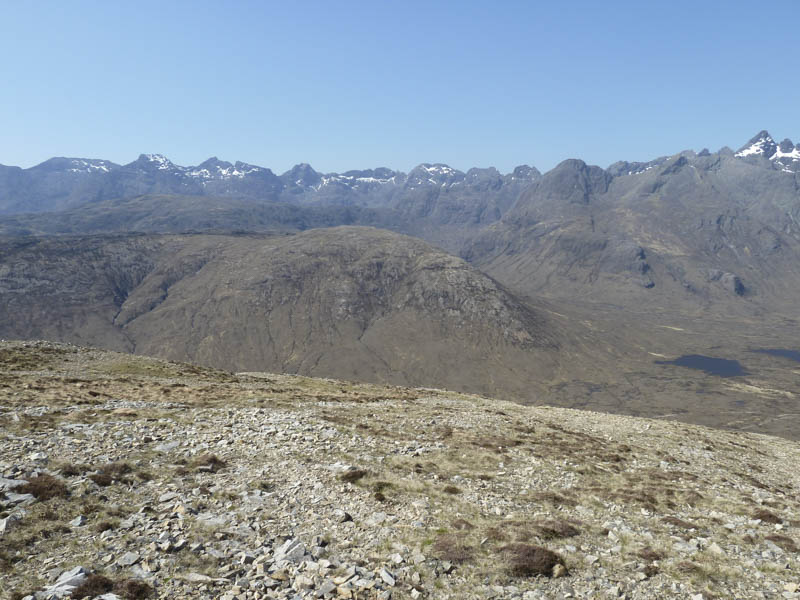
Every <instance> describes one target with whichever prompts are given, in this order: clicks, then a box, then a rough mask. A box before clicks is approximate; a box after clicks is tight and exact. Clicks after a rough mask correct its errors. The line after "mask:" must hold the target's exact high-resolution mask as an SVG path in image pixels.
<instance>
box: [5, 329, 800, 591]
mask: <svg viewBox="0 0 800 600" xmlns="http://www.w3.org/2000/svg"><path fill="white" fill-rule="evenodd" d="M0 417H1V418H0V432H2V433H1V434H0V573H2V576H0V594H2V596H3V597H4V598H15V599H16V598H29V599H32V598H34V597H35V598H37V599H41V598H51V597H56V596H59V597H63V596H64V595H70V594H71V597H73V598H75V597H99V596H100V594H109V595H105V596H103V598H106V599H112V598H147V597H150V598H177V597H181V598H188V597H206V598H224V599H225V600H233V599H237V600H239V599H253V600H258V599H265V598H364V599H369V598H382V599H386V598H395V599H402V598H413V599H418V598H454V599H455V598H498V599H505V598H508V599H511V598H522V599H524V600H534V599H555V598H621V597H625V598H630V599H632V600H637V599H641V600H645V599H647V600H650V599H653V600H655V599H662V598H675V599H686V600H689V599H691V600H707V599H712V598H719V599H721V598H754V599H758V598H760V599H781V600H783V599H785V600H791V599H792V598H798V597H800V593H798V590H800V575H799V574H800V563H799V562H798V558H799V557H800V554H799V553H798V545H799V544H800V504H798V498H797V491H798V489H800V478H799V477H798V471H797V469H796V468H795V466H796V465H797V464H798V462H800V447H798V445H797V443H796V442H790V441H787V440H783V439H779V438H772V437H768V436H762V435H753V434H742V433H740V432H736V433H734V432H724V431H719V430H711V429H706V428H702V427H696V426H689V425H684V424H680V423H674V422H664V421H661V420H647V419H638V418H630V417H618V416H609V415H602V414H598V413H593V412H587V411H573V410H565V409H558V408H548V407H536V408H534V407H523V406H520V405H516V404H510V403H506V402H502V401H499V400H488V399H484V398H480V397H477V396H463V395H459V394H455V393H450V392H444V391H440V390H431V389H408V388H398V387H379V386H371V385H363V384H351V383H346V382H340V381H334V380H318V379H306V378H300V377H292V376H286V375H268V374H255V373H253V374H244V373H240V374H236V375H234V374H231V373H225V372H220V371H213V370H209V369H203V368H198V367H194V366H191V365H187V364H177V363H166V362H162V361H158V360H153V359H148V358H144V357H136V356H131V355H123V354H115V353H109V352H100V351H95V350H87V349H81V348H76V347H74V346H66V345H58V344H50V343H41V342H37V343H18V342H17V343H8V342H5V343H0ZM110 594H113V595H110Z"/></svg>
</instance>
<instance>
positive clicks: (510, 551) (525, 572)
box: [501, 544, 564, 577]
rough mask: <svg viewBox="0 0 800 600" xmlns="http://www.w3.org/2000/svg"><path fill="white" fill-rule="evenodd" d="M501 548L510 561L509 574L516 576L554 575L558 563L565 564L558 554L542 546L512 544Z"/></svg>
mask: <svg viewBox="0 0 800 600" xmlns="http://www.w3.org/2000/svg"><path fill="white" fill-rule="evenodd" d="M501 550H502V552H503V555H504V557H505V558H506V560H507V561H508V565H507V570H508V572H509V574H510V575H513V576H515V577H535V576H537V575H543V576H545V577H552V576H553V568H554V567H555V566H556V565H561V566H562V567H563V566H564V560H563V559H562V558H561V557H560V556H559V555H558V554H556V553H555V552H552V551H550V550H548V549H547V548H542V547H541V546H532V545H530V544H510V545H508V546H505V547H503V548H501Z"/></svg>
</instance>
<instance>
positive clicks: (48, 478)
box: [17, 473, 69, 501]
mask: <svg viewBox="0 0 800 600" xmlns="http://www.w3.org/2000/svg"><path fill="white" fill-rule="evenodd" d="M17 492H18V493H20V494H33V496H34V497H35V498H36V499H37V500H42V501H44V500H49V499H50V498H66V497H67V496H69V490H68V489H67V486H66V485H65V484H64V482H63V481H62V480H60V479H57V478H56V477H53V476H52V475H47V474H46V473H42V474H41V475H39V476H38V477H31V478H30V479H29V480H28V483H26V484H24V485H21V486H20V487H18V488H17Z"/></svg>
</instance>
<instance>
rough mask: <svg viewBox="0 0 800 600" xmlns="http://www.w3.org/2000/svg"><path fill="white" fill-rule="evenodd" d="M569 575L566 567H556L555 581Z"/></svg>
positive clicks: (554, 572)
mask: <svg viewBox="0 0 800 600" xmlns="http://www.w3.org/2000/svg"><path fill="white" fill-rule="evenodd" d="M566 575H567V568H566V567H565V566H564V565H556V566H554V567H553V573H552V576H553V579H557V578H559V577H565V576H566Z"/></svg>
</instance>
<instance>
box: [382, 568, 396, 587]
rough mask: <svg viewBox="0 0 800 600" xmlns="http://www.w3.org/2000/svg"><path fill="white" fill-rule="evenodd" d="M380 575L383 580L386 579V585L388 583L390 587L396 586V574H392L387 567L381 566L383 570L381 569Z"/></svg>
mask: <svg viewBox="0 0 800 600" xmlns="http://www.w3.org/2000/svg"><path fill="white" fill-rule="evenodd" d="M378 576H380V578H381V579H383V581H384V583H385V584H386V585H388V586H390V587H391V586H394V584H395V578H394V575H392V574H391V573H390V572H389V571H388V570H387V569H386V567H382V568H381V570H380V571H378Z"/></svg>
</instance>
